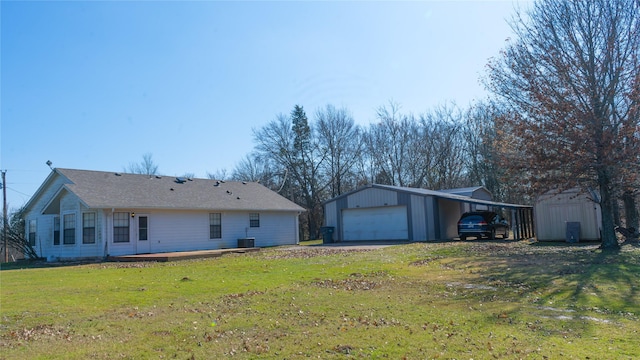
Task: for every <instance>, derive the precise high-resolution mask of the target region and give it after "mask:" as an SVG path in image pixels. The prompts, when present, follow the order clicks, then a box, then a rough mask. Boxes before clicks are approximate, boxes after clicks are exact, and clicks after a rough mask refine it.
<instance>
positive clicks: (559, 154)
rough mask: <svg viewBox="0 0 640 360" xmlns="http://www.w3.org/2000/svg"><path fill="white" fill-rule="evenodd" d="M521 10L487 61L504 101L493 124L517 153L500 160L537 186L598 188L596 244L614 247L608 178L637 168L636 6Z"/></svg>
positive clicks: (553, 5)
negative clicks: (503, 111) (505, 111)
mask: <svg viewBox="0 0 640 360" xmlns="http://www.w3.org/2000/svg"><path fill="white" fill-rule="evenodd" d="M527 15H528V18H525V17H524V16H518V17H517V18H516V19H515V20H514V22H513V24H512V27H513V30H514V32H515V34H516V39H515V40H514V41H511V42H510V43H508V45H507V46H506V48H505V49H504V51H503V52H502V53H501V55H500V57H498V58H497V59H495V60H493V61H492V62H491V63H490V64H489V81H488V85H489V87H490V89H491V90H492V91H493V92H494V93H495V94H497V95H498V96H499V97H501V98H502V99H503V100H504V101H505V103H506V104H508V106H509V107H510V109H509V110H510V113H509V116H506V117H504V118H503V120H504V121H503V122H502V124H501V126H504V128H505V129H509V130H510V131H512V135H513V138H514V140H516V141H517V142H516V143H515V145H516V146H518V147H519V149H521V151H519V152H518V153H512V154H511V155H513V156H511V157H510V158H508V159H507V161H505V164H507V165H510V166H512V167H513V168H514V169H520V170H522V172H521V173H522V175H527V176H528V181H529V182H530V184H531V186H532V189H533V190H536V191H538V192H540V191H545V190H549V189H555V190H562V189H564V188H569V187H580V188H583V189H584V188H588V187H593V188H597V189H598V190H599V194H600V199H599V200H600V205H601V209H602V245H601V247H602V248H603V249H617V248H618V243H617V239H616V236H615V232H614V209H615V207H616V206H617V205H616V204H615V203H616V202H617V201H616V200H615V198H616V194H617V193H619V192H620V190H621V189H620V187H621V185H622V184H620V183H619V182H618V181H616V179H617V178H620V175H624V177H625V178H626V179H634V178H637V174H638V172H639V170H640V169H639V168H640V163H639V162H638V145H637V143H638V142H639V141H640V136H639V133H640V130H639V122H638V114H637V111H636V109H637V107H638V104H639V97H638V90H637V88H638V86H639V82H638V74H639V73H640V67H639V65H638V64H639V63H638V57H639V48H640V2H638V1H628V0H591V1H562V0H539V1H537V2H536V3H535V4H534V6H533V7H532V8H531V10H529V11H528V13H527ZM625 182H626V183H628V182H629V181H625Z"/></svg>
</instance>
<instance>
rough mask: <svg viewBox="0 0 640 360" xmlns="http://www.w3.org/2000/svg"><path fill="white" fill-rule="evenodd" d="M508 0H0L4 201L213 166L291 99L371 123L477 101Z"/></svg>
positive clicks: (239, 153)
mask: <svg viewBox="0 0 640 360" xmlns="http://www.w3.org/2000/svg"><path fill="white" fill-rule="evenodd" d="M515 6H516V5H514V3H513V2H512V1H451V2H437V1H420V2H365V1H354V2H341V1H333V2H296V1H286V2H285V1H283V2H265V1H260V2H245V1H239V2H219V1H192V2H178V1H133V2H128V1H95V2H94V1H69V2H58V1H50V2H30V1H2V2H0V14H1V53H0V61H1V62H0V70H1V73H0V82H1V89H0V90H1V93H0V97H1V99H0V100H1V103H0V106H1V112H0V120H1V123H0V125H1V127H0V131H1V132H0V141H1V144H0V151H1V153H0V169H2V170H7V198H8V202H9V204H10V206H11V207H18V206H20V205H22V204H23V203H25V202H26V201H27V200H28V199H29V197H30V196H31V195H32V194H33V193H35V191H36V190H37V188H38V187H39V185H40V184H41V183H42V181H43V180H44V179H45V178H46V177H47V176H48V174H49V173H50V170H49V168H48V167H47V165H46V164H45V162H46V161H47V160H51V161H52V162H53V166H54V167H61V168H76V169H91V170H104V171H122V170H123V169H124V167H126V166H127V165H128V164H130V163H132V162H139V161H140V160H141V159H142V156H143V154H146V153H151V154H152V156H153V160H154V161H155V163H156V164H158V166H159V171H160V173H162V174H165V175H182V174H184V173H187V172H188V173H195V174H196V176H197V177H206V174H207V173H208V172H211V173H213V172H215V171H217V170H220V169H227V170H228V171H229V172H230V171H231V170H232V169H233V168H234V166H235V164H236V163H237V162H238V161H240V160H241V159H242V158H243V157H244V156H245V155H247V154H248V153H250V152H251V151H252V149H253V137H252V129H259V128H261V127H262V126H264V125H265V124H267V123H268V122H269V121H271V120H273V119H274V118H275V117H276V116H277V115H278V114H279V113H285V114H288V113H290V111H291V109H292V108H293V106H294V105H295V104H299V105H302V106H303V107H304V109H305V110H306V112H307V115H308V116H309V117H310V118H312V117H313V113H314V112H315V111H316V109H318V108H319V107H323V106H325V105H326V104H333V105H335V106H338V107H341V106H344V107H347V108H348V109H349V110H350V111H351V113H352V115H353V116H354V118H355V120H356V122H357V123H358V124H361V125H364V126H366V125H368V124H370V123H372V122H374V121H375V109H376V108H378V107H379V106H381V105H385V104H387V103H388V102H389V101H390V100H393V101H395V102H397V103H399V104H400V105H401V106H402V111H404V112H412V113H414V114H419V113H422V112H424V111H426V110H428V109H430V108H433V107H434V106H437V105H439V104H442V103H445V102H449V101H453V102H456V103H457V104H458V105H460V106H467V105H468V104H470V103H471V102H473V101H474V99H482V98H484V97H485V96H486V92H485V91H484V90H483V88H482V86H481V85H480V83H479V77H480V76H482V75H483V72H484V68H485V65H486V63H487V60H488V58H490V57H492V56H497V55H498V52H499V51H500V49H501V48H502V47H503V46H504V42H505V40H506V39H507V38H508V37H510V36H511V30H510V28H509V26H508V24H507V21H506V20H507V19H509V18H510V17H511V16H512V14H513V13H514V9H515Z"/></svg>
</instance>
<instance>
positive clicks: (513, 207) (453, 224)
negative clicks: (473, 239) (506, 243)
mask: <svg viewBox="0 0 640 360" xmlns="http://www.w3.org/2000/svg"><path fill="white" fill-rule="evenodd" d="M435 197H436V198H437V199H438V203H439V208H440V209H442V211H441V213H442V212H446V210H447V209H451V208H454V207H453V206H451V205H452V204H454V203H458V204H459V205H458V206H459V207H460V208H461V210H460V211H458V212H453V211H451V212H450V213H449V214H445V216H444V223H443V224H442V226H441V228H442V227H444V229H446V230H445V231H446V238H453V237H457V232H458V228H457V223H458V219H459V218H460V216H461V215H462V213H464V212H465V211H469V210H475V209H488V210H492V211H497V210H499V209H504V210H506V212H507V214H504V215H505V216H506V217H507V219H508V220H509V224H510V225H511V232H512V233H513V238H514V239H516V240H522V239H530V238H532V237H534V236H535V226H534V217H533V206H530V205H519V204H510V203H503V202H498V201H489V200H478V199H470V198H466V199H459V198H452V197H450V196H438V195H435ZM465 205H470V206H465ZM447 215H449V216H447ZM454 234H455V235H454Z"/></svg>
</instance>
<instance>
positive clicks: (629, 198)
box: [622, 191, 640, 230]
mask: <svg viewBox="0 0 640 360" xmlns="http://www.w3.org/2000/svg"><path fill="white" fill-rule="evenodd" d="M622 202H623V203H624V215H625V218H626V221H625V226H626V228H627V229H629V228H634V229H635V230H638V225H639V224H638V223H639V218H640V216H639V215H638V208H637V207H636V197H635V195H634V194H633V193H632V192H631V191H625V192H624V193H623V194H622Z"/></svg>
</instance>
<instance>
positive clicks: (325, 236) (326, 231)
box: [320, 226, 334, 244]
mask: <svg viewBox="0 0 640 360" xmlns="http://www.w3.org/2000/svg"><path fill="white" fill-rule="evenodd" d="M333 230H334V227H333V226H323V227H321V228H320V232H321V233H322V243H323V244H330V243H332V242H333Z"/></svg>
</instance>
